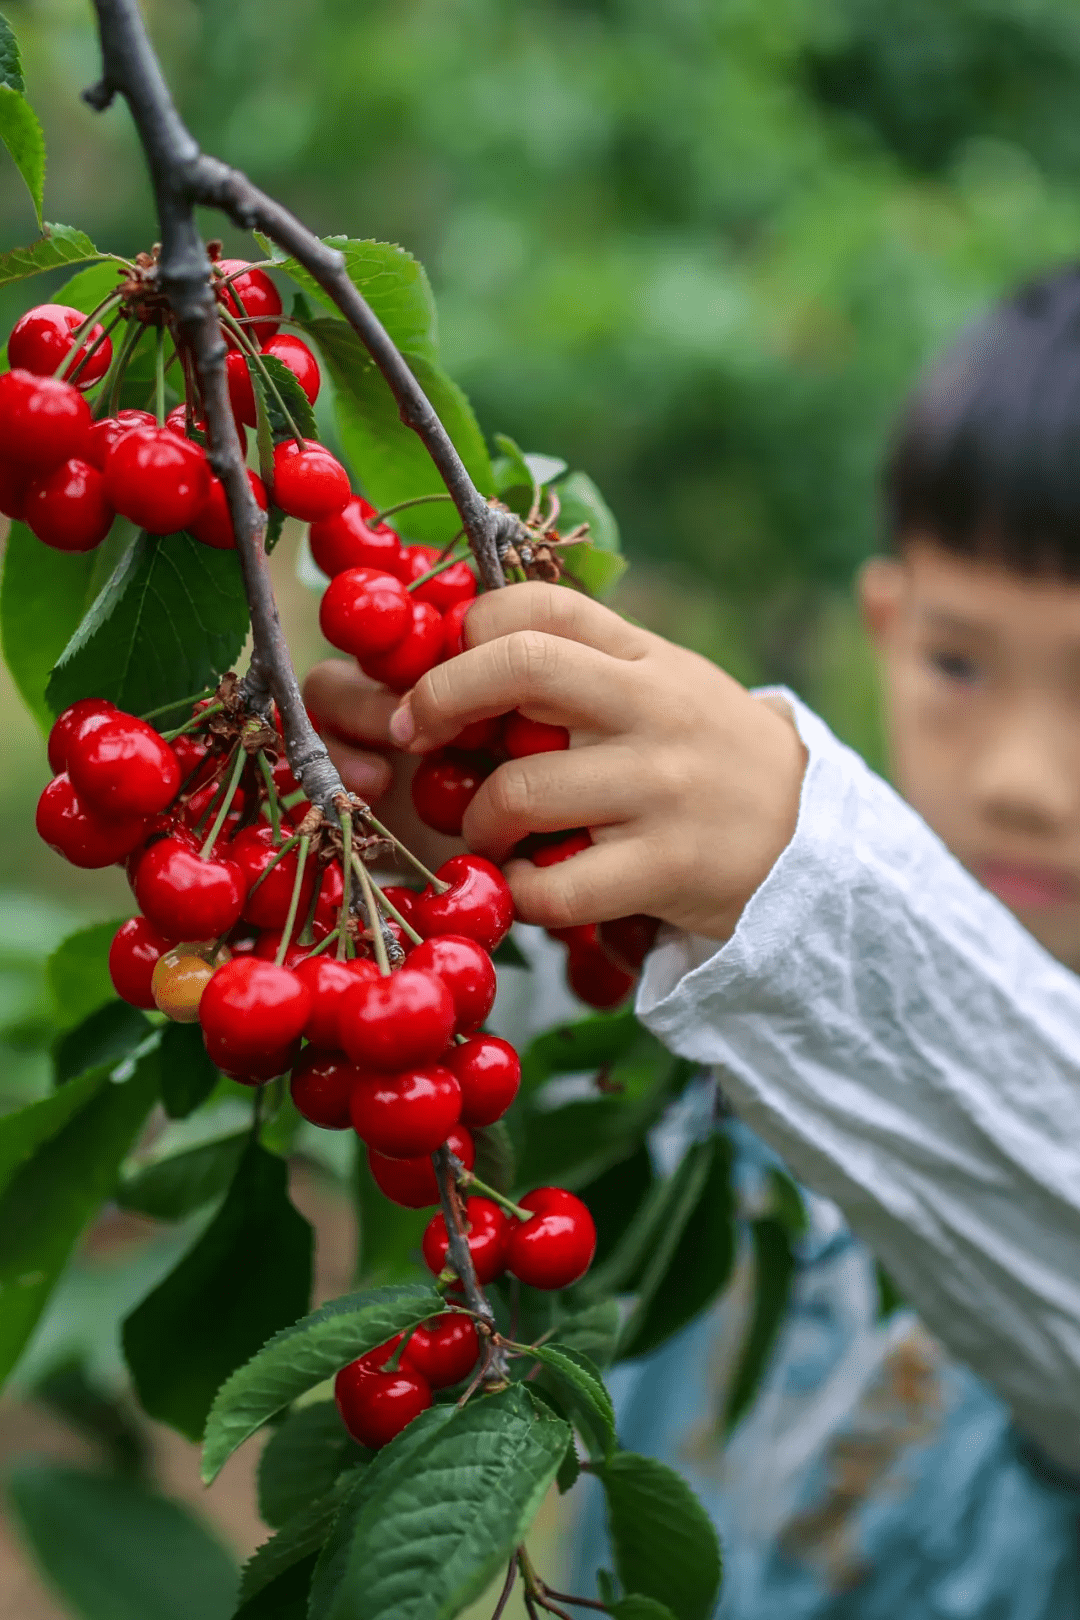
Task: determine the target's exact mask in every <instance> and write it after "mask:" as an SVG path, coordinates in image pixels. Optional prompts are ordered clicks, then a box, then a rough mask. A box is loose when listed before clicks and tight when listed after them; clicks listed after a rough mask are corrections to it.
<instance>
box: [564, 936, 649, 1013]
mask: <svg viewBox="0 0 1080 1620" xmlns="http://www.w3.org/2000/svg"><path fill="white" fill-rule="evenodd" d="M566 982H567V983H568V984H569V986H570V988H571V990H572V991H573V992H574V994H575V995H576V996H579V997H580V999H581V1000H582V1001H583V1002H584V1003H585V1004H586V1006H588V1007H595V1008H596V1009H597V1011H599V1012H609V1011H610V1010H611V1008H613V1007H618V1006H619V1005H620V1004H621V1003H622V1002H624V1001H625V1000H626V998H627V996H628V995H629V994H630V992H631V991H632V990H633V988H634V984H635V982H636V980H635V976H634V974H632V973H626V972H624V971H623V969H622V968H620V967H616V965H615V963H614V962H613V961H612V960H611V958H610V957H609V956H608V955H607V954H606V952H605V951H604V950H603V948H602V947H601V946H600V945H599V944H598V943H597V944H591V943H587V942H586V943H578V942H577V941H574V942H572V943H571V944H570V949H569V952H568V955H567V958H566Z"/></svg>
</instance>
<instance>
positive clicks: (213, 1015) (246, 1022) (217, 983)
mask: <svg viewBox="0 0 1080 1620" xmlns="http://www.w3.org/2000/svg"><path fill="white" fill-rule="evenodd" d="M310 1015H311V991H310V990H309V989H308V987H307V985H306V984H302V983H301V982H300V980H299V979H298V978H297V977H296V974H295V973H291V972H290V971H289V969H288V968H287V967H275V965H274V963H273V962H263V961H262V960H260V958H259V957H257V956H237V957H234V958H233V959H232V961H231V962H226V963H225V964H224V966H223V967H219V968H218V970H217V972H216V973H215V974H214V977H213V978H212V979H211V980H210V983H209V984H208V985H207V987H206V989H205V990H204V991H203V997H202V1001H201V1002H200V1003H199V1022H200V1024H201V1025H202V1027H203V1033H204V1034H205V1036H206V1037H207V1040H208V1041H210V1042H213V1043H214V1045H215V1046H216V1047H218V1048H219V1049H226V1048H227V1049H228V1051H229V1053H230V1054H231V1055H232V1056H233V1057H234V1058H235V1059H236V1060H237V1061H238V1062H239V1063H240V1064H243V1063H245V1062H247V1061H249V1060H250V1059H255V1060H256V1061H257V1060H258V1059H260V1058H264V1057H266V1056H267V1055H268V1054H269V1053H271V1052H276V1051H279V1050H280V1049H281V1048H282V1047H285V1046H288V1045H289V1044H290V1042H292V1041H296V1040H299V1038H300V1035H301V1033H302V1032H303V1028H304V1025H305V1024H306V1023H307V1021H308V1018H309V1017H310Z"/></svg>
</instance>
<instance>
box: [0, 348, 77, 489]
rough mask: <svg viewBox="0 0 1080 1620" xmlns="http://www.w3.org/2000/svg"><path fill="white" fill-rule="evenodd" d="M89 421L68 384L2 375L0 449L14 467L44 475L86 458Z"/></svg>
mask: <svg viewBox="0 0 1080 1620" xmlns="http://www.w3.org/2000/svg"><path fill="white" fill-rule="evenodd" d="M91 420H92V418H91V416H90V407H89V405H88V404H87V403H86V400H85V399H84V398H83V396H82V395H81V394H80V393H79V390H78V389H77V388H73V387H72V386H71V384H70V383H66V382H58V381H57V379H56V378H55V377H35V376H34V374H33V372H31V371H22V370H16V371H5V372H4V373H3V374H2V375H0V445H3V447H4V456H5V457H6V459H7V460H8V461H13V462H15V463H16V464H17V465H18V466H22V467H28V468H31V469H32V470H33V471H34V472H47V471H48V470H49V469H50V468H52V467H58V466H59V465H60V463H61V462H62V461H68V460H70V458H71V457H73V456H74V457H77V458H78V459H80V460H81V459H84V458H85V455H86V446H87V441H88V439H89V437H90V423H91Z"/></svg>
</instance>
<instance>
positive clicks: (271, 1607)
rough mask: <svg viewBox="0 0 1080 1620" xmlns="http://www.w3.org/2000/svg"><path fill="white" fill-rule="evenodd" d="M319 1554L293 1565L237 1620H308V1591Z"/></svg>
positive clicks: (248, 1604) (257, 1595)
mask: <svg viewBox="0 0 1080 1620" xmlns="http://www.w3.org/2000/svg"><path fill="white" fill-rule="evenodd" d="M317 1562H318V1553H309V1554H308V1555H307V1557H306V1558H301V1559H300V1561H299V1563H296V1564H290V1565H289V1566H288V1567H287V1568H286V1569H283V1570H282V1572H281V1574H280V1575H278V1576H276V1577H275V1578H274V1580H272V1581H271V1582H270V1583H269V1585H267V1586H264V1587H262V1588H261V1589H260V1590H259V1591H258V1592H256V1593H255V1595H254V1597H251V1598H249V1599H248V1601H247V1602H246V1603H244V1604H242V1605H241V1606H240V1608H239V1609H237V1611H236V1614H235V1616H234V1620H307V1612H308V1591H309V1589H310V1587H311V1577H312V1575H313V1574H314V1573H315V1565H316V1563H317Z"/></svg>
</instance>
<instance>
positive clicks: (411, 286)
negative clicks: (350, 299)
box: [266, 236, 437, 361]
mask: <svg viewBox="0 0 1080 1620" xmlns="http://www.w3.org/2000/svg"><path fill="white" fill-rule="evenodd" d="M323 241H324V242H325V243H326V245H327V247H332V248H337V250H338V252H339V253H341V254H343V255H344V258H345V270H346V273H347V274H348V277H349V279H350V281H351V282H352V284H353V286H354V287H356V288H357V289H358V290H359V291H360V293H361V294H362V295H363V297H364V299H365V300H366V302H367V303H368V305H369V306H370V308H371V309H372V310H373V311H374V313H375V314H376V315H377V316H378V318H379V320H380V321H381V322H382V324H383V326H385V328H386V330H387V331H388V332H389V334H390V336H391V337H392V338H393V340H394V342H395V343H396V344H397V347H398V348H399V349H400V350H401V351H402V352H403V353H404V354H407V355H409V356H410V357H416V358H418V359H422V360H432V361H433V360H435V359H436V358H437V353H436V347H435V325H436V315H435V300H434V298H433V297H432V293H431V284H430V283H429V281H428V278H427V274H426V272H425V270H424V267H423V265H422V264H421V263H420V261H419V260H418V259H414V258H413V256H412V254H411V253H406V251H405V249H404V248H400V247H395V246H394V244H393V243H392V242H363V241H356V240H351V239H350V238H349V237H347V236H325V237H323ZM266 246H267V249H268V251H270V252H273V249H272V248H270V244H269V243H267V244H266ZM275 257H277V258H278V264H277V268H278V269H280V270H284V272H285V274H286V275H287V276H291V277H292V279H293V281H295V282H297V283H298V285H299V286H301V287H303V288H304V289H305V290H306V291H307V292H308V293H309V294H310V295H311V297H312V298H313V299H314V300H315V302H316V303H318V304H319V305H320V306H321V307H322V308H324V309H327V310H329V311H330V313H331V315H334V316H336V317H337V319H338V320H339V321H340V320H341V311H340V310H339V309H338V307H337V305H336V304H335V303H334V300H333V299H332V298H331V297H330V295H329V293H327V292H325V291H324V290H323V288H322V287H320V286H319V283H318V282H317V281H315V279H314V278H313V277H312V276H310V275H309V274H308V272H307V271H306V270H305V269H304V268H303V266H302V265H300V264H298V263H297V261H296V260H295V259H290V258H280V257H278V256H277V255H276V254H275ZM293 314H294V316H295V317H296V318H297V319H298V320H300V319H302V318H303V317H302V315H301V314H300V312H299V311H298V310H296V309H294V310H293Z"/></svg>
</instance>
